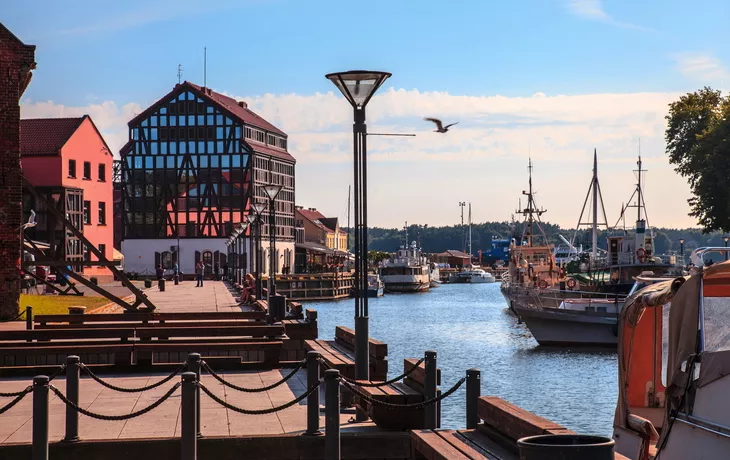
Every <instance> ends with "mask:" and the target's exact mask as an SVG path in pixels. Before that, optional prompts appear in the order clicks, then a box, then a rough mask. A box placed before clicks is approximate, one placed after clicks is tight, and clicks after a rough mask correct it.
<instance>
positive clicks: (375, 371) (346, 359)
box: [304, 326, 388, 382]
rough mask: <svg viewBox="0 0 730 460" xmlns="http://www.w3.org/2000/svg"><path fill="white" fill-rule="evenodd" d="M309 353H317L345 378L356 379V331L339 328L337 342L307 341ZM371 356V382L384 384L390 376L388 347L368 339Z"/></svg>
mask: <svg viewBox="0 0 730 460" xmlns="http://www.w3.org/2000/svg"><path fill="white" fill-rule="evenodd" d="M304 346H305V348H306V349H307V350H309V351H317V352H319V354H320V355H321V356H322V359H323V360H324V362H325V363H326V364H327V366H329V367H330V368H332V369H337V370H338V371H340V373H341V374H342V375H344V376H345V377H349V378H351V379H354V378H355V331H353V330H352V329H350V328H349V327H344V326H337V327H336V328H335V340H305V342H304ZM368 352H369V355H370V380H372V381H374V382H382V381H384V380H386V379H387V375H388V358H387V355H388V345H387V344H385V343H383V342H381V341H379V340H375V339H372V338H368Z"/></svg>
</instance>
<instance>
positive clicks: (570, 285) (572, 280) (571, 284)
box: [568, 278, 578, 289]
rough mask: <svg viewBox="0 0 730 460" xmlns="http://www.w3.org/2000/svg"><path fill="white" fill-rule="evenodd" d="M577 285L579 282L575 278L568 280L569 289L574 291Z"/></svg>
mask: <svg viewBox="0 0 730 460" xmlns="http://www.w3.org/2000/svg"><path fill="white" fill-rule="evenodd" d="M577 284H578V282H577V281H576V280H575V278H570V279H569V280H568V287H569V288H570V289H574V288H575V286H576V285H577Z"/></svg>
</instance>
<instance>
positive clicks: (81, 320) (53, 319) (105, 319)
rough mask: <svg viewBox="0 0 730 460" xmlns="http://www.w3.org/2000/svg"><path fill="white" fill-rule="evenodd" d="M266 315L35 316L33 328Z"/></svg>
mask: <svg viewBox="0 0 730 460" xmlns="http://www.w3.org/2000/svg"><path fill="white" fill-rule="evenodd" d="M264 319H266V313H265V312H260V311H237V312H205V313H202V312H201V313H183V312H180V313H155V312H151V313H145V312H133V313H101V314H88V315H35V316H34V317H33V323H34V326H35V325H37V327H39V328H45V327H48V326H49V325H50V324H51V323H56V324H68V325H79V324H84V325H86V324H89V323H141V324H147V323H151V324H164V323H165V322H167V321H196V322H205V321H244V320H246V321H262V320H264Z"/></svg>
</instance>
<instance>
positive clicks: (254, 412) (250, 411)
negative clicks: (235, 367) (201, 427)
mask: <svg viewBox="0 0 730 460" xmlns="http://www.w3.org/2000/svg"><path fill="white" fill-rule="evenodd" d="M322 382H324V380H323V379H320V380H319V382H317V384H316V385H314V386H313V387H312V388H310V389H309V390H307V391H306V392H305V393H304V394H302V395H301V396H299V397H297V398H296V399H294V400H292V401H289V402H288V403H286V404H283V405H281V406H277V407H272V408H271V409H256V410H254V409H243V408H241V407H237V406H234V405H232V404H230V403H227V402H226V401H223V400H222V399H220V398H219V397H218V396H216V395H214V394H213V392H212V391H210V390H209V389H208V388H206V387H205V385H203V384H202V383H200V382H198V386H200V389H201V390H203V392H204V393H205V394H207V395H208V396H210V398H211V399H212V400H213V401H215V402H217V403H218V404H220V405H221V406H223V407H225V408H226V409H230V410H232V411H234V412H238V413H239V414H246V415H266V414H273V413H275V412H279V411H281V410H284V409H287V408H289V407H291V406H293V405H294V404H298V403H300V402H301V401H303V400H304V399H306V398H307V397H308V396H309V395H311V394H312V393H314V392H315V391H317V389H318V388H319V386H320V385H321V384H322Z"/></svg>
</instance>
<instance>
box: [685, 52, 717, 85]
mask: <svg viewBox="0 0 730 460" xmlns="http://www.w3.org/2000/svg"><path fill="white" fill-rule="evenodd" d="M674 61H675V66H676V69H677V71H679V73H681V74H682V75H684V76H685V77H687V78H690V79H692V80H697V81H700V82H704V83H719V84H724V83H725V82H728V80H730V69H728V68H727V67H726V66H725V65H723V63H722V61H720V59H718V58H717V57H715V56H714V55H713V54H711V53H679V54H676V55H675V56H674Z"/></svg>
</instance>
